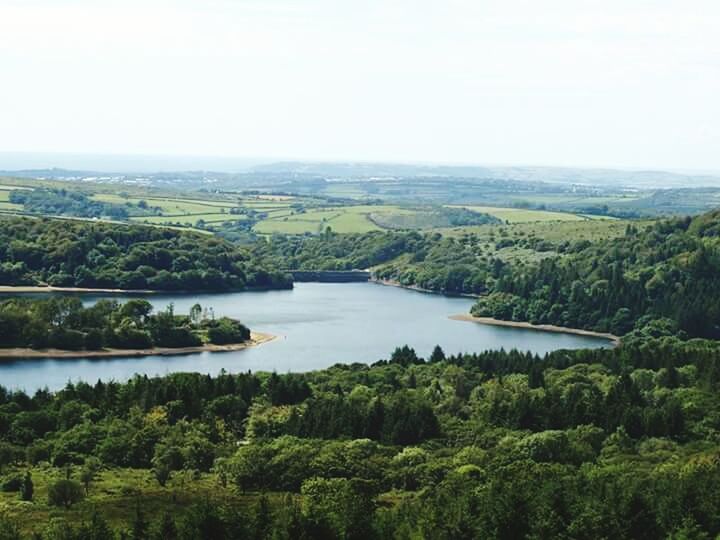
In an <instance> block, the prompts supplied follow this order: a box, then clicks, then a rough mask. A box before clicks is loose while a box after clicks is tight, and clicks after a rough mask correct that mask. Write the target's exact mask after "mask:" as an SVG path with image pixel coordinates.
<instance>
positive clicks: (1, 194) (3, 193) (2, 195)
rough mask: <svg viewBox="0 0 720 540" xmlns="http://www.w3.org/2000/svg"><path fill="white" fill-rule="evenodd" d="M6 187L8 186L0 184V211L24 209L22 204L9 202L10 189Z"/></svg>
mask: <svg viewBox="0 0 720 540" xmlns="http://www.w3.org/2000/svg"><path fill="white" fill-rule="evenodd" d="M5 187H6V186H0V212H18V211H22V205H20V204H13V203H11V202H8V199H9V197H10V190H8V189H5ZM8 187H11V186H8Z"/></svg>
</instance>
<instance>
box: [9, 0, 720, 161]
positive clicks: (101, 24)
mask: <svg viewBox="0 0 720 540" xmlns="http://www.w3.org/2000/svg"><path fill="white" fill-rule="evenodd" d="M0 151H32V152H83V153H123V154H128V153H138V154H177V155H188V154H191V155H218V156H239V157H267V158H297V159H308V160H310V159H322V160H382V161H406V162H438V163H477V164H516V165H580V166H583V165H586V166H618V167H623V166H624V167H647V168H672V169H699V170H703V169H704V170H720V2H719V1H718V0H602V1H595V0H542V1H540V0H436V1H424V0H407V1H406V0H168V1H164V0H142V1H137V0H118V1H111V0H0Z"/></svg>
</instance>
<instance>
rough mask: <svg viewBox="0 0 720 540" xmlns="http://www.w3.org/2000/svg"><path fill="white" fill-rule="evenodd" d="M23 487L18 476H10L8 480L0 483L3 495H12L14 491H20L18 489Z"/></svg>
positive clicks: (21, 480)
mask: <svg viewBox="0 0 720 540" xmlns="http://www.w3.org/2000/svg"><path fill="white" fill-rule="evenodd" d="M22 485H23V479H22V478H20V477H19V476H11V477H10V478H6V479H5V480H3V483H2V490H3V491H4V492H5V493H12V492H15V491H20V488H22Z"/></svg>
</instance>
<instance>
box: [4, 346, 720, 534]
mask: <svg viewBox="0 0 720 540" xmlns="http://www.w3.org/2000/svg"><path fill="white" fill-rule="evenodd" d="M719 384H720V349H719V348H718V344H717V343H716V342H713V341H706V340H701V339H695V340H689V341H688V340H685V341H683V340H680V339H678V338H677V337H674V336H672V337H662V338H648V337H639V336H636V337H631V338H628V340H626V341H625V342H624V343H623V345H622V346H620V347H618V348H615V349H596V350H577V351H556V352H553V353H549V354H547V355H546V356H544V357H538V356H534V355H531V354H526V353H520V352H517V351H508V352H505V351H490V352H485V353H477V354H463V355H458V356H446V355H445V354H444V353H443V351H442V350H441V349H440V348H439V347H437V348H436V349H435V350H434V351H433V353H432V354H431V355H430V356H429V357H428V358H425V359H423V358H419V357H418V355H417V354H416V353H415V351H414V350H413V349H411V348H410V347H407V346H404V347H400V348H398V349H397V350H395V351H394V352H393V353H392V354H391V355H390V356H389V358H388V359H386V360H380V361H378V362H376V363H375V364H373V365H372V366H367V365H362V364H352V365H336V366H333V367H331V368H328V369H325V370H321V371H317V372H311V373H306V374H286V375H278V374H276V373H249V372H247V373H240V374H234V375H231V374H228V373H222V374H220V375H219V376H216V377H210V376H207V375H201V374H197V373H175V374H171V375H167V376H164V377H147V376H136V377H135V378H133V379H132V380H130V381H129V382H127V383H118V382H112V381H107V382H100V381H98V382H97V383H95V384H88V383H84V382H79V383H75V384H71V383H69V384H68V385H67V386H66V387H65V388H64V389H63V390H61V391H58V392H55V393H50V392H47V391H38V392H37V393H36V394H35V395H33V396H28V395H26V394H24V393H23V392H20V391H10V390H6V389H3V390H0V440H1V442H0V465H1V466H2V491H3V492H4V493H2V494H1V495H0V497H2V501H3V503H4V505H5V506H4V507H5V509H6V511H5V513H4V517H3V518H2V520H0V538H2V539H17V538H31V537H32V538H34V539H35V538H37V539H40V538H45V539H59V538H62V539H70V540H72V539H78V540H79V539H101V538H102V539H107V538H113V537H117V538H128V539H138V540H140V539H163V540H165V539H196V538H197V539H204V538H207V539H213V540H218V539H234V538H257V539H270V538H273V539H275V538H328V539H331V538H343V539H354V538H357V539H360V538H363V539H374V538H376V539H385V538H388V539H389V538H400V539H404V538H407V539H410V538H439V539H448V540H450V539H453V540H456V539H464V538H467V539H470V538H505V539H514V538H618V539H622V538H633V539H635V538H640V539H642V538H648V539H650V538H665V537H667V538H694V539H704V538H714V537H715V536H716V535H717V534H720V512H719V511H718V509H719V508H720V499H719V498H718V496H719V494H720V458H719V457H718V452H717V444H718V436H719V434H720V401H719V400H718V395H720V394H719V393H718V385H719ZM31 535H34V536H31Z"/></svg>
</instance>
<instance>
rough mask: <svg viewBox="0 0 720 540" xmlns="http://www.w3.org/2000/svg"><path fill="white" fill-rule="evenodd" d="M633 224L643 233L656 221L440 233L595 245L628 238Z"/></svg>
mask: <svg viewBox="0 0 720 540" xmlns="http://www.w3.org/2000/svg"><path fill="white" fill-rule="evenodd" d="M629 223H632V224H633V225H635V226H636V227H638V228H640V229H642V228H643V227H645V226H647V225H650V224H651V223H653V222H652V221H649V220H648V221H629V220H621V219H612V220H604V219H597V220H583V221H563V222H548V221H545V222H542V221H540V222H530V223H511V224H510V225H479V226H475V227H458V228H454V229H441V230H440V232H442V234H444V235H447V236H462V235H465V234H475V235H477V236H478V238H479V239H480V240H481V241H490V240H491V239H495V240H498V239H501V238H504V237H509V238H523V237H525V238H530V237H533V236H534V237H537V238H542V239H543V240H547V241H549V242H553V243H558V242H563V241H565V240H568V241H571V242H572V241H577V240H588V241H590V242H595V241H598V240H603V239H606V238H615V237H618V236H622V235H623V234H625V229H626V227H627V226H628V224H629Z"/></svg>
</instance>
